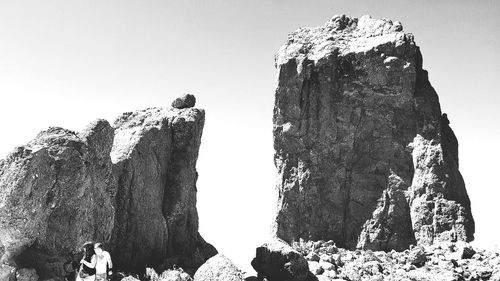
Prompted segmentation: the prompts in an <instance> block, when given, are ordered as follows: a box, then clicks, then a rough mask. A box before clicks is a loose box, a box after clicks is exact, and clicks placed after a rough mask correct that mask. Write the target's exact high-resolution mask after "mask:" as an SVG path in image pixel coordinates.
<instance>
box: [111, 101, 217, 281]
mask: <svg viewBox="0 0 500 281" xmlns="http://www.w3.org/2000/svg"><path fill="white" fill-rule="evenodd" d="M204 120H205V113H204V111H203V110H200V109H196V108H188V109H183V110H178V109H164V108H151V109H147V110H141V111H136V112H132V113H125V114H123V115H122V116H120V117H119V118H118V119H117V120H116V121H115V123H114V128H115V137H114V143H113V149H112V151H111V159H112V162H113V171H114V174H115V175H116V178H117V182H118V184H117V185H118V193H117V195H116V203H117V210H116V222H115V228H114V229H113V238H112V241H111V242H112V247H113V253H114V255H115V256H116V258H115V260H116V263H117V265H119V266H121V267H122V268H131V269H136V270H140V269H143V268H144V267H145V265H155V264H156V265H158V264H157V263H158V261H164V260H165V259H169V262H171V263H172V265H173V264H175V265H177V266H181V267H183V268H184V269H186V270H191V271H193V273H194V270H195V269H196V268H198V267H199V266H200V265H201V264H202V263H203V262H204V261H205V260H206V259H208V258H210V257H211V256H213V255H214V254H216V253H217V252H216V250H215V248H213V247H212V246H211V245H209V244H208V243H206V242H205V241H204V240H203V239H202V238H201V236H200V235H199V234H198V213H197V211H196V180H197V178H198V174H197V172H196V160H197V159H198V149H199V146H200V141H201V135H202V130H203V124H204Z"/></svg>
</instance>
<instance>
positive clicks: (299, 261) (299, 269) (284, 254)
mask: <svg viewBox="0 0 500 281" xmlns="http://www.w3.org/2000/svg"><path fill="white" fill-rule="evenodd" d="M252 267H253V268H254V269H255V271H256V272H257V274H258V276H257V277H258V280H263V279H264V278H266V280H268V281H311V280H314V279H313V278H311V277H312V276H311V275H310V272H309V267H308V265H307V261H306V259H305V258H304V257H303V256H302V255H301V254H300V253H299V252H297V251H295V250H294V249H292V247H290V246H289V245H288V244H286V243H285V242H283V241H280V240H274V241H270V242H268V243H265V244H264V245H262V246H260V247H258V248H257V250H256V252H255V258H254V259H253V260H252Z"/></svg>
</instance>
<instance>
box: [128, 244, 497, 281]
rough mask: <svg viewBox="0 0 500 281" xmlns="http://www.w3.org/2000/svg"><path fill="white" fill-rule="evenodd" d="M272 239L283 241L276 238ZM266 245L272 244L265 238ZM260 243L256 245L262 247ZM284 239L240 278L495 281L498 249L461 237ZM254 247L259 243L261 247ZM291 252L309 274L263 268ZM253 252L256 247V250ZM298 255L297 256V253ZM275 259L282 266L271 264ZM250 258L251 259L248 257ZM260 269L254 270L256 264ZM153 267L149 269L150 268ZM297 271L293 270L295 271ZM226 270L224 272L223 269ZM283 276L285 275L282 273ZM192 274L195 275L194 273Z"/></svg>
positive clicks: (156, 280)
mask: <svg viewBox="0 0 500 281" xmlns="http://www.w3.org/2000/svg"><path fill="white" fill-rule="evenodd" d="M278 243H283V244H284V242H282V241H280V242H278ZM268 245H276V244H275V243H268V244H265V246H268ZM265 246H262V247H265ZM287 246H288V245H284V247H282V248H283V251H282V254H283V255H282V256H280V253H278V252H277V251H276V247H274V248H273V247H271V248H273V249H272V251H270V252H273V254H272V255H269V256H267V257H265V258H263V259H262V260H266V262H267V263H268V265H273V266H274V267H275V268H274V269H272V268H269V267H268V268H266V271H265V272H263V271H261V272H260V273H259V272H258V276H250V277H246V278H245V279H244V280H245V281H382V280H385V281H461V280H463V281H480V280H490V281H500V252H499V251H489V250H482V249H479V248H477V247H474V246H472V245H471V244H470V243H466V242H460V241H459V242H439V243H436V244H434V245H426V246H422V245H417V246H412V247H410V249H407V250H404V251H401V252H397V251H394V250H393V251H390V252H384V251H371V250H347V249H344V248H339V247H337V246H336V245H335V243H334V242H333V241H304V240H301V241H300V242H294V243H292V244H291V245H290V246H291V249H290V247H287ZM262 247H259V248H262ZM291 251H293V252H294V254H300V255H301V256H302V257H303V260H305V261H307V265H308V270H309V273H310V274H303V272H301V273H300V274H299V273H298V272H297V271H293V270H291V271H290V273H291V274H290V275H289V276H287V277H284V276H283V275H282V276H277V275H276V274H269V272H272V271H274V273H276V272H283V269H284V268H286V267H287V266H291V267H293V265H291V264H293V263H294V262H295V263H297V258H296V257H295V258H293V261H288V262H287V261H286V259H287V257H291V256H294V255H291ZM257 254H258V253H257ZM302 257H301V258H300V259H302ZM278 260H280V261H281V262H284V263H283V267H279V266H277V263H276V261H278ZM252 264H254V263H252ZM219 270H220V271H221V272H220V275H219V274H217V272H216V271H217V268H215V269H214V270H213V274H214V276H217V275H218V276H220V277H221V278H216V279H214V281H215V280H219V281H232V280H243V279H240V278H238V279H232V278H229V279H228V278H224V277H223V276H222V275H224V274H223V273H224V272H223V271H226V270H225V267H220V268H219ZM258 271H260V270H258ZM151 272H153V273H151ZM295 273H297V274H295ZM226 276H228V275H227V274H226ZM127 278H128V279H122V280H129V281H136V280H149V281H192V280H193V279H192V278H191V277H190V276H189V275H187V274H185V273H184V272H183V270H182V269H170V270H167V271H165V272H164V273H162V274H156V272H154V271H153V270H151V269H149V270H148V274H147V276H145V277H144V278H132V277H127ZM283 278H285V279H283ZM194 280H195V281H196V280H197V278H196V275H195V278H194Z"/></svg>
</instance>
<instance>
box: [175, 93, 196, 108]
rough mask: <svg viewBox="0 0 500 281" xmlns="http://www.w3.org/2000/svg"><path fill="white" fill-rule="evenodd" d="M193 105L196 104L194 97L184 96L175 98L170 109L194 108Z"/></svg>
mask: <svg viewBox="0 0 500 281" xmlns="http://www.w3.org/2000/svg"><path fill="white" fill-rule="evenodd" d="M195 104H196V97H195V96H193V95H191V94H186V95H184V96H182V97H178V98H176V99H175V100H174V101H173V102H172V107H173V108H178V109H183V108H189V107H194V105H195Z"/></svg>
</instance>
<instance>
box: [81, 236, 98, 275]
mask: <svg viewBox="0 0 500 281" xmlns="http://www.w3.org/2000/svg"><path fill="white" fill-rule="evenodd" d="M96 261H97V258H96V255H95V252H94V244H92V243H91V242H87V243H85V244H83V259H82V260H81V261H80V270H79V271H78V276H76V281H95V265H96Z"/></svg>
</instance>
